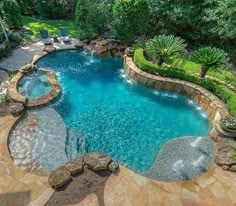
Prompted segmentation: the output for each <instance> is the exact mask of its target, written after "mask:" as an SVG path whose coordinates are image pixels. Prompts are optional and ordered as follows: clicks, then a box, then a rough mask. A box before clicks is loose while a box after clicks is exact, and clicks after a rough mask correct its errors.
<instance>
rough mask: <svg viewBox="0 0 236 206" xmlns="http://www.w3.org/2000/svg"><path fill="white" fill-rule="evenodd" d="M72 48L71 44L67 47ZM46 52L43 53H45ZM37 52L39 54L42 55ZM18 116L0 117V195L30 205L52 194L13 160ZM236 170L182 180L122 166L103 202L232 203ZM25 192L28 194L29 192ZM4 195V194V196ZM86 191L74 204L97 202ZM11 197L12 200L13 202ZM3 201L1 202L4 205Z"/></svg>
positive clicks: (43, 179) (214, 169) (216, 170)
mask: <svg viewBox="0 0 236 206" xmlns="http://www.w3.org/2000/svg"><path fill="white" fill-rule="evenodd" d="M70 49H71V48H70ZM45 54H47V53H44V55H45ZM44 55H42V53H41V54H39V55H36V56H38V57H39V58H40V57H42V56H44ZM18 118H19V117H15V116H12V115H8V116H3V117H0V131H1V132H0V148H1V149H0V171H1V176H0V199H1V203H3V205H4V203H5V205H9V204H7V203H9V202H11V201H14V200H15V201H16V200H18V199H17V198H16V197H17V194H18V193H19V192H21V193H23V196H22V197H23V198H29V202H30V204H29V205H30V206H34V205H37V206H41V205H44V204H45V203H46V202H47V200H48V199H50V197H51V195H52V194H53V190H52V189H50V187H49V185H48V183H47V178H46V177H40V176H37V175H33V174H30V173H26V172H25V171H23V170H21V169H20V168H18V167H17V166H16V165H15V164H14V162H13V161H12V159H11V157H10V155H9V151H8V147H7V140H8V134H9V132H10V130H11V128H13V126H14V124H15V122H16V121H17V119H18ZM235 182H236V174H235V173H232V172H229V171H224V170H222V169H221V168H220V167H218V166H216V165H213V166H212V167H211V168H210V169H209V171H208V172H207V173H205V174H204V175H202V176H200V177H199V178H197V179H194V180H190V181H183V182H177V183H176V182H171V183H166V182H160V181H156V180H151V179H149V178H146V177H143V176H141V175H139V174H136V173H134V172H133V171H131V170H129V169H127V168H125V167H123V166H121V170H120V173H119V174H118V175H111V176H110V177H109V179H108V181H107V182H106V185H105V187H104V195H103V197H102V198H103V199H104V203H105V205H114V206H121V205H125V206H139V205H140V206H146V205H147V206H149V205H150V206H152V205H229V206H230V205H232V206H233V205H235V204H236V196H235V194H236V185H235ZM28 193H29V194H30V195H28ZM5 195H6V196H5ZM94 196H95V195H94V194H91V195H88V196H87V197H86V198H85V199H84V200H83V201H82V202H80V203H78V204H76V205H74V206H83V205H90V204H91V205H98V202H97V200H96V196H95V197H94ZM15 201H14V202H15ZM5 205H4V206H5Z"/></svg>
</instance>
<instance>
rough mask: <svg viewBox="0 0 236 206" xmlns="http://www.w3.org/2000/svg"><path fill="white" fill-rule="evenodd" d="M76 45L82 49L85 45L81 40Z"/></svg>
mask: <svg viewBox="0 0 236 206" xmlns="http://www.w3.org/2000/svg"><path fill="white" fill-rule="evenodd" d="M74 46H75V48H76V49H82V48H83V47H84V43H83V42H81V41H79V42H77V43H76V44H75V45H74Z"/></svg>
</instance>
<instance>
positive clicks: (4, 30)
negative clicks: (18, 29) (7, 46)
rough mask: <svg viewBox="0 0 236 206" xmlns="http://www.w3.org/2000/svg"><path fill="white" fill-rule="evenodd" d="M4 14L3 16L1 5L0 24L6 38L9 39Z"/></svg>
mask: <svg viewBox="0 0 236 206" xmlns="http://www.w3.org/2000/svg"><path fill="white" fill-rule="evenodd" d="M2 16H3V10H2V8H1V5H0V25H1V28H2V31H3V34H4V36H5V38H6V40H7V41H9V39H8V36H7V32H6V28H5V25H4V23H3V20H2Z"/></svg>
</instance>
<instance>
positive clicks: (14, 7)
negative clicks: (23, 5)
mask: <svg viewBox="0 0 236 206" xmlns="http://www.w3.org/2000/svg"><path fill="white" fill-rule="evenodd" d="M0 7H1V10H2V16H3V20H4V22H5V23H6V24H7V26H8V27H9V28H14V29H15V28H20V27H21V26H22V17H21V10H20V7H19V5H18V3H17V1H16V0H2V2H0Z"/></svg>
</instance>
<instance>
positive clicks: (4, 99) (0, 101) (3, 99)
mask: <svg viewBox="0 0 236 206" xmlns="http://www.w3.org/2000/svg"><path fill="white" fill-rule="evenodd" d="M9 101H10V97H9V95H8V94H1V95H0V106H6V105H7V104H8V103H9Z"/></svg>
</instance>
